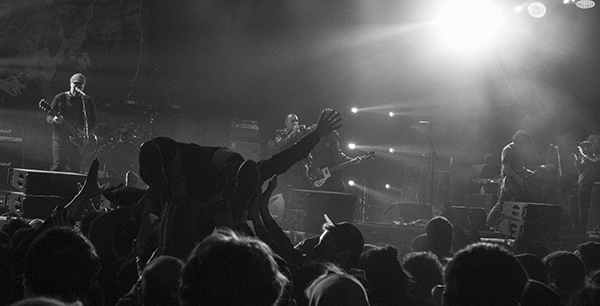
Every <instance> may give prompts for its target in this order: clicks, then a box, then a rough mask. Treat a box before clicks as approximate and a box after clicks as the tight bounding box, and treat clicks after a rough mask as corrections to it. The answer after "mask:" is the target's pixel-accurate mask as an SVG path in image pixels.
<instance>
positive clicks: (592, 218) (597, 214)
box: [586, 182, 600, 235]
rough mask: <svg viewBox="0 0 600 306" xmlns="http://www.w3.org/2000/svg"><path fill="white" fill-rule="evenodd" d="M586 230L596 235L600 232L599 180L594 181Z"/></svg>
mask: <svg viewBox="0 0 600 306" xmlns="http://www.w3.org/2000/svg"><path fill="white" fill-rule="evenodd" d="M586 232H588V233H594V234H596V235H598V234H599V233H600V182H596V183H594V188H593V189H592V200H591V203H590V210H589V213H588V221H587V227H586Z"/></svg>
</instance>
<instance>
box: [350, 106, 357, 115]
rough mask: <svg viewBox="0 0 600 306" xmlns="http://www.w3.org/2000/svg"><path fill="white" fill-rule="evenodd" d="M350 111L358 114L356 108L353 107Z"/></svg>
mask: <svg viewBox="0 0 600 306" xmlns="http://www.w3.org/2000/svg"><path fill="white" fill-rule="evenodd" d="M350 111H351V112H353V113H355V114H356V113H358V108H356V107H353V108H352V109H351V110H350Z"/></svg>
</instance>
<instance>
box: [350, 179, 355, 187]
mask: <svg viewBox="0 0 600 306" xmlns="http://www.w3.org/2000/svg"><path fill="white" fill-rule="evenodd" d="M348 185H350V186H354V185H356V183H354V181H352V180H350V181H348Z"/></svg>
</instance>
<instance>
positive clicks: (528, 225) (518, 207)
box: [499, 202, 562, 241]
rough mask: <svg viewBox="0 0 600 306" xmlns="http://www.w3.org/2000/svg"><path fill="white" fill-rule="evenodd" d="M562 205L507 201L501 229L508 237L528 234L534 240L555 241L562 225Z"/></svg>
mask: <svg viewBox="0 0 600 306" xmlns="http://www.w3.org/2000/svg"><path fill="white" fill-rule="evenodd" d="M561 211H562V207H561V206H560V205H551V204H540V203H523V202H505V203H504V209H503V211H502V214H503V216H504V220H503V221H502V222H501V223H500V228H499V229H500V231H501V232H502V233H503V234H505V235H507V236H508V237H512V238H518V237H520V236H528V237H529V238H531V239H532V240H541V241H554V240H557V239H558V230H559V228H560V226H561Z"/></svg>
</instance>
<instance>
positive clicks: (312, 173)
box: [306, 151, 375, 188]
mask: <svg viewBox="0 0 600 306" xmlns="http://www.w3.org/2000/svg"><path fill="white" fill-rule="evenodd" d="M374 157H375V151H368V152H367V153H366V154H364V155H361V156H357V157H355V158H353V159H351V160H349V161H346V162H343V163H341V164H339V165H337V166H334V167H331V168H328V167H324V168H319V167H314V166H312V165H307V166H306V178H308V180H309V181H310V183H311V185H312V186H313V187H316V188H320V187H321V186H323V184H325V182H326V181H327V179H328V178H330V177H331V174H332V173H334V172H336V171H339V170H342V169H344V168H346V167H348V166H352V165H356V164H358V163H360V162H362V161H365V160H368V159H371V158H374Z"/></svg>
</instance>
